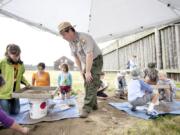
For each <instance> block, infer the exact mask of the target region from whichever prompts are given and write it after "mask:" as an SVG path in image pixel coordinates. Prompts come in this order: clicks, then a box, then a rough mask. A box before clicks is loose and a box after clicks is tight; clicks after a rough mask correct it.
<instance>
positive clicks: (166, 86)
mask: <svg viewBox="0 0 180 135" xmlns="http://www.w3.org/2000/svg"><path fill="white" fill-rule="evenodd" d="M151 86H152V87H153V89H170V88H171V87H170V85H151Z"/></svg>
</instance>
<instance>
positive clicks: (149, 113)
mask: <svg viewBox="0 0 180 135" xmlns="http://www.w3.org/2000/svg"><path fill="white" fill-rule="evenodd" d="M146 115H149V116H153V117H155V116H157V115H158V112H157V111H156V110H152V111H147V112H146Z"/></svg>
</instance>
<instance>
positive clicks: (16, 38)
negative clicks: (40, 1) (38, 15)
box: [0, 17, 73, 66]
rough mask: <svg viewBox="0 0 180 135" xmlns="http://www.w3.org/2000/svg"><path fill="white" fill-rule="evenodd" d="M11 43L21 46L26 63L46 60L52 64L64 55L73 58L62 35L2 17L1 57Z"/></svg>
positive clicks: (48, 63) (0, 28)
mask: <svg viewBox="0 0 180 135" xmlns="http://www.w3.org/2000/svg"><path fill="white" fill-rule="evenodd" d="M10 43H14V44H17V45H19V46H20V47H21V51H22V53H21V59H22V60H23V61H24V63H25V64H33V65H36V64H37V63H39V62H45V63H46V65H49V66H51V65H53V63H54V61H55V60H57V59H58V58H60V57H61V56H64V55H65V56H67V57H69V58H71V59H72V60H73V58H72V56H71V53H70V48H69V45H68V43H67V42H66V41H65V40H63V39H62V38H61V37H60V36H59V37H58V36H55V35H53V34H50V33H48V32H44V31H41V30H39V29H37V28H34V27H30V26H29V25H26V24H23V23H21V22H17V21H15V20H12V19H9V18H6V17H0V58H3V57H4V53H5V49H6V46H7V45H8V44H10Z"/></svg>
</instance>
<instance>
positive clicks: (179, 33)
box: [175, 25, 180, 69]
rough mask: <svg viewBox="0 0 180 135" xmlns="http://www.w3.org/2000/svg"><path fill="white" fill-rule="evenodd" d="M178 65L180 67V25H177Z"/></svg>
mask: <svg viewBox="0 0 180 135" xmlns="http://www.w3.org/2000/svg"><path fill="white" fill-rule="evenodd" d="M175 35H176V52H177V63H178V64H177V65H178V69H180V25H175Z"/></svg>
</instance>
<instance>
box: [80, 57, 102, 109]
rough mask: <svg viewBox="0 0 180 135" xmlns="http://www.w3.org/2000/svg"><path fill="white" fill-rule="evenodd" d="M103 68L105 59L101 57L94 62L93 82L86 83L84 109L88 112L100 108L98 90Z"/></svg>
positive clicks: (92, 70) (92, 69)
mask: <svg viewBox="0 0 180 135" xmlns="http://www.w3.org/2000/svg"><path fill="white" fill-rule="evenodd" d="M102 67H103V57H102V55H99V56H98V57H97V58H95V59H94V60H93V64H92V68H91V74H92V77H93V80H92V81H91V82H90V83H87V82H86V81H84V87H85V98H84V106H83V109H84V110H86V111H87V112H90V111H91V110H93V109H95V108H97V107H98V105H97V90H98V88H99V87H100V84H101V82H100V74H101V72H102Z"/></svg>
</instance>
